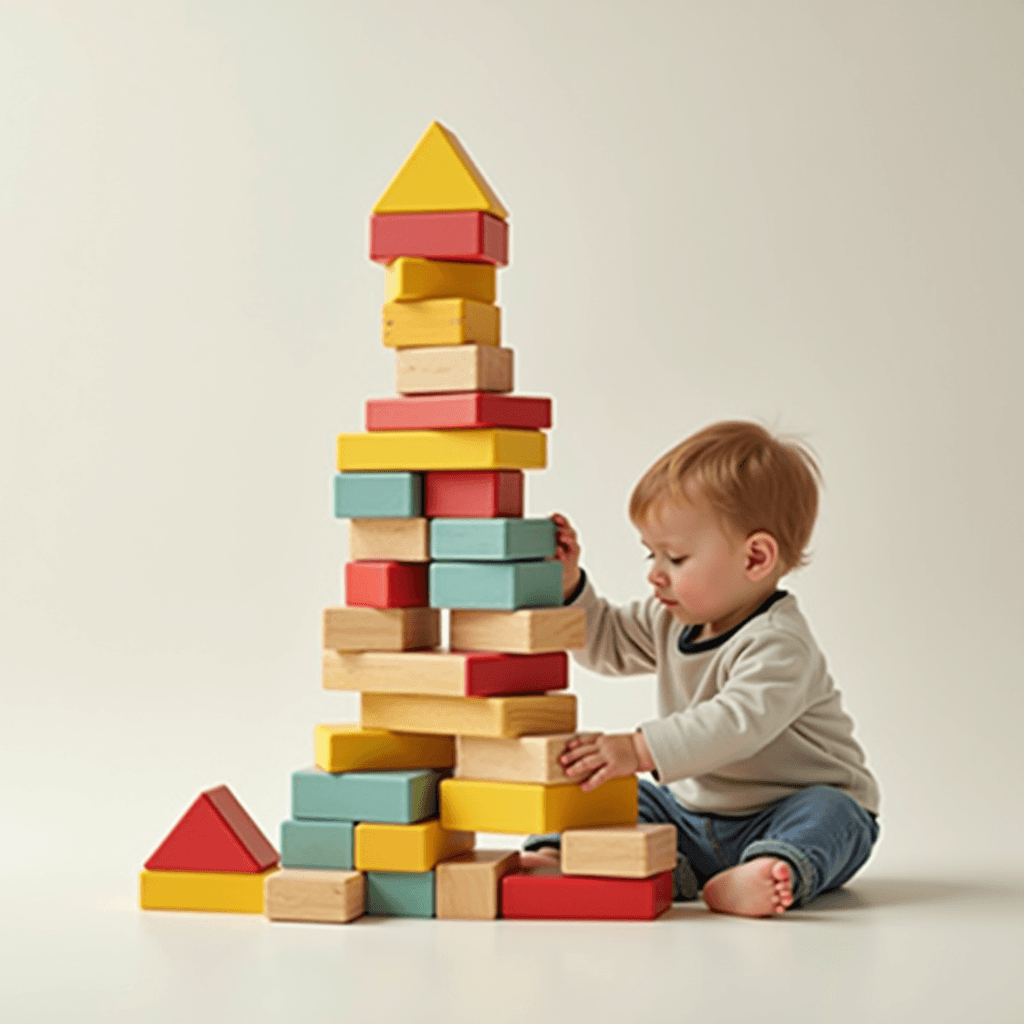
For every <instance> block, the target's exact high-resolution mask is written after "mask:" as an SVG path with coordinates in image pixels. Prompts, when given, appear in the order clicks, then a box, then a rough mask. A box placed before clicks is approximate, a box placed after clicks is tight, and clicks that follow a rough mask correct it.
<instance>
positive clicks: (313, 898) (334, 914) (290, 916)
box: [266, 868, 366, 924]
mask: <svg viewBox="0 0 1024 1024" xmlns="http://www.w3.org/2000/svg"><path fill="white" fill-rule="evenodd" d="M365 906H366V879H365V878H364V877H363V873H362V872H361V871H321V870H313V871H307V870H303V869H300V868H286V869H285V870H283V871H278V872H277V873H276V874H274V875H272V876H271V877H270V878H268V879H267V883H266V908H267V909H266V915H267V917H269V918H270V920H271V921H319V922H322V923H324V924H344V923H345V922H346V921H354V920H355V919H356V918H357V917H362V915H363V912H364V909H365Z"/></svg>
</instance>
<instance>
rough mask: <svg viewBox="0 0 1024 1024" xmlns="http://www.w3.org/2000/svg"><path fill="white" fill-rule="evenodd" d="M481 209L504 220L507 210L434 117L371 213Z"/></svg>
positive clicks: (474, 165)
mask: <svg viewBox="0 0 1024 1024" xmlns="http://www.w3.org/2000/svg"><path fill="white" fill-rule="evenodd" d="M437 210H484V211H486V212H487V213H492V214H494V216H495V217H500V218H501V219H502V220H504V219H505V218H506V217H508V212H507V211H506V209H505V207H504V206H502V205H501V200H500V199H499V198H498V197H497V196H496V195H495V194H494V190H493V189H492V188H491V186H490V185H488V184H487V181H486V179H485V178H484V176H483V175H482V174H481V173H480V171H479V169H478V168H477V166H476V164H474V163H473V161H472V160H471V159H470V157H469V154H468V153H467V152H466V151H465V150H464V149H463V148H462V144H461V143H460V142H459V140H458V139H457V138H455V136H454V135H453V134H452V133H451V132H450V131H448V129H447V128H445V127H444V126H443V125H441V124H438V122H437V121H434V122H433V124H431V126H430V127H429V128H428V129H427V130H426V131H425V132H424V133H423V137H422V138H421V139H420V141H419V142H417V143H416V148H415V149H414V150H413V151H412V152H411V153H410V154H409V156H408V157H407V158H406V161H405V163H404V164H402V166H401V168H400V169H399V171H398V173H397V174H396V175H395V176H394V178H393V179H392V180H391V184H390V185H388V187H387V188H386V189H385V190H384V194H383V195H382V196H381V197H380V199H378V200H377V205H376V206H375V207H374V208H373V212H374V213H427V212H430V211H437Z"/></svg>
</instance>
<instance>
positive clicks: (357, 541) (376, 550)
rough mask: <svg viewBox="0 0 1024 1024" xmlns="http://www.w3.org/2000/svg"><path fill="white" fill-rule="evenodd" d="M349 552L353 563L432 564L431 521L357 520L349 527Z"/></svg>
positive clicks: (417, 519)
mask: <svg viewBox="0 0 1024 1024" xmlns="http://www.w3.org/2000/svg"><path fill="white" fill-rule="evenodd" d="M348 553H349V558H351V559H352V561H353V562H358V561H365V560H369V561H384V562H429V561H430V520H429V519H424V518H422V517H416V518H402V519H353V520H351V521H350V522H349V524H348Z"/></svg>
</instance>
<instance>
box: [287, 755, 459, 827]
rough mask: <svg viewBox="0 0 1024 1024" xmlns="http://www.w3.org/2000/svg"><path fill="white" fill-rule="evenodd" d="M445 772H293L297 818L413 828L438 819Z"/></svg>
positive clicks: (293, 807)
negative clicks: (438, 797)
mask: <svg viewBox="0 0 1024 1024" xmlns="http://www.w3.org/2000/svg"><path fill="white" fill-rule="evenodd" d="M441 778H442V775H441V773H440V772H437V771H433V770H432V769H429V768H413V769H404V770H394V771H375V772H355V771H352V772H340V773H333V772H325V771H322V770H320V769H318V768H304V769H301V770H300V771H297V772H293V773H292V815H293V816H294V817H295V818H300V819H321V820H334V821H381V822H391V823H393V824H409V823H411V822H414V821H422V820H423V819H424V818H431V817H437V786H438V783H439V782H440V781H441Z"/></svg>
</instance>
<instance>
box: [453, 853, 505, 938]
mask: <svg viewBox="0 0 1024 1024" xmlns="http://www.w3.org/2000/svg"><path fill="white" fill-rule="evenodd" d="M518 870H519V851H518V850H474V851H473V852H472V853H464V854H463V855H462V856H461V857H454V858H453V859H452V860H446V861H443V862H442V863H440V864H438V865H437V867H436V868H435V869H434V876H435V886H436V889H435V893H436V896H435V900H436V913H437V916H438V917H441V918H450V919H459V920H475V921H491V920H494V918H496V917H498V915H499V913H500V911H501V880H502V878H503V877H504V876H505V875H507V874H509V873H511V872H513V871H518Z"/></svg>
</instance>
